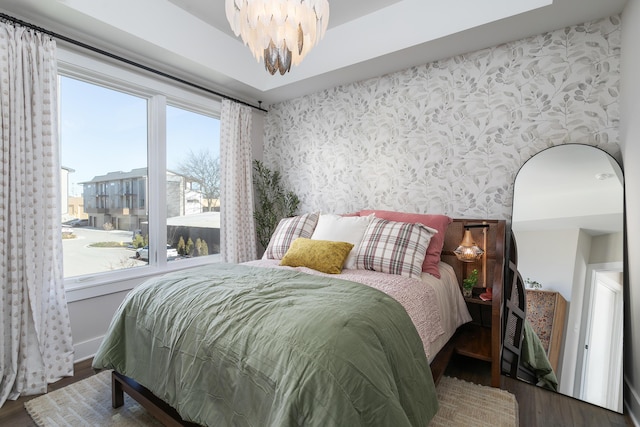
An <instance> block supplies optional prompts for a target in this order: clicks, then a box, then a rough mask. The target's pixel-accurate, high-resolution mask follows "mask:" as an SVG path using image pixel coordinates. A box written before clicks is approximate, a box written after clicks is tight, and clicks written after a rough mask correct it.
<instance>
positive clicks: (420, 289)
mask: <svg viewBox="0 0 640 427" xmlns="http://www.w3.org/2000/svg"><path fill="white" fill-rule="evenodd" d="M245 265H250V266H255V267H266V268H283V269H291V268H290V267H282V266H278V261H277V260H264V259H263V260H257V261H249V262H247V263H245ZM295 270H297V271H300V272H303V273H307V274H312V275H318V276H329V275H327V274H324V273H322V272H319V271H316V270H313V269H311V268H308V267H297V268H295ZM438 271H439V275H440V276H441V278H440V279H437V278H435V277H434V276H433V275H432V274H430V273H422V275H421V276H420V279H413V278H408V277H404V276H399V275H393V274H386V273H380V272H376V271H369V270H355V269H344V270H342V273H341V274H340V275H339V276H338V277H339V278H341V279H343V280H349V281H352V282H357V283H362V284H364V285H367V286H370V287H373V288H375V289H378V290H380V291H382V292H384V293H386V294H387V295H389V296H391V297H392V298H394V299H395V300H396V301H398V302H399V303H400V304H401V305H402V306H403V307H404V309H405V311H406V312H407V314H408V315H409V317H410V318H411V320H412V322H413V325H414V326H415V328H416V330H417V331H418V335H419V336H420V339H421V340H422V344H423V348H424V352H425V354H426V356H427V358H428V360H429V363H431V362H432V361H433V358H434V357H435V356H436V354H438V352H439V351H440V350H441V349H442V347H444V345H445V344H446V343H447V341H449V339H450V338H451V337H452V336H453V334H454V333H455V331H456V329H457V328H458V327H459V326H460V325H463V324H465V323H467V322H470V321H471V320H472V318H471V315H470V314H469V310H468V308H467V305H466V303H465V302H464V299H463V298H462V294H461V292H460V287H459V285H458V279H457V278H456V274H455V272H454V270H453V267H451V266H450V265H449V264H447V263H444V262H440V263H439V264H438Z"/></svg>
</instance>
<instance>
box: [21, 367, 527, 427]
mask: <svg viewBox="0 0 640 427" xmlns="http://www.w3.org/2000/svg"><path fill="white" fill-rule="evenodd" d="M437 392H438V400H439V403H440V409H439V410H438V414H437V415H436V416H435V418H434V419H433V420H432V421H431V424H429V426H430V427H440V426H446V427H458V426H460V427H462V426H464V427H474V426H477V427H484V426H491V427H498V426H500V427H516V426H518V402H516V398H515V396H514V395H512V394H511V393H509V392H507V391H504V390H499V389H496V388H491V387H485V386H480V385H477V384H472V383H469V382H466V381H462V380H459V379H456V378H449V377H442V379H441V380H440V383H439V384H438V388H437ZM24 406H25V408H26V409H27V412H28V413H29V415H31V418H33V421H34V422H35V423H36V424H37V425H38V426H40V427H62V426H65V427H66V426H72V427H78V426H101V427H102V426H118V427H129V426H138V427H139V426H161V425H162V424H161V423H160V422H158V421H156V419H155V418H153V417H152V416H151V415H149V414H148V413H147V412H146V411H145V410H144V409H143V408H142V407H141V406H140V405H139V404H138V403H137V402H136V401H134V400H133V399H131V398H130V397H129V396H127V394H126V393H125V401H124V406H122V407H120V408H118V409H113V408H112V407H111V373H110V372H109V371H104V372H101V373H99V374H97V375H94V376H91V377H89V378H87V379H84V380H82V381H78V382H76V383H74V384H71V385H69V386H67V387H64V388H61V389H59V390H56V391H52V392H51V393H48V394H45V395H42V396H40V397H36V398H35V399H31V400H29V401H27V402H25V404H24Z"/></svg>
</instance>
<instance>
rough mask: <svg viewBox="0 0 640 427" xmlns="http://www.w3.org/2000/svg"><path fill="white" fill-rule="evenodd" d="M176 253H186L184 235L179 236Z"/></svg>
mask: <svg viewBox="0 0 640 427" xmlns="http://www.w3.org/2000/svg"><path fill="white" fill-rule="evenodd" d="M177 249H178V255H183V256H184V255H186V244H185V243H184V237H182V236H180V240H178V248H177Z"/></svg>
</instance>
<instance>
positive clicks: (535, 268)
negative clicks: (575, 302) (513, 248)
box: [515, 229, 580, 302]
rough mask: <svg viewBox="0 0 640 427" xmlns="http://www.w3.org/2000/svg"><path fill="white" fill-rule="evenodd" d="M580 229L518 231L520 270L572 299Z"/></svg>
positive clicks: (547, 289)
mask: <svg viewBox="0 0 640 427" xmlns="http://www.w3.org/2000/svg"><path fill="white" fill-rule="evenodd" d="M579 234H580V230H578V229H572V230H553V231H515V236H516V242H517V245H518V271H519V272H520V274H521V275H522V278H523V279H525V280H526V279H527V278H531V279H532V280H535V281H537V282H539V283H541V284H542V289H544V290H546V291H556V292H560V294H561V295H562V296H563V297H564V299H566V300H567V301H568V302H570V301H571V292H572V291H571V289H572V287H573V275H574V265H575V260H576V250H577V246H578V237H579Z"/></svg>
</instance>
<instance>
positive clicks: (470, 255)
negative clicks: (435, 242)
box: [453, 229, 484, 262]
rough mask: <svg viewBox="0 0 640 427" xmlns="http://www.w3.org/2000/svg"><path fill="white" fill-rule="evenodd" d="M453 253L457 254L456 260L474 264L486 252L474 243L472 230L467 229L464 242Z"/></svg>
mask: <svg viewBox="0 0 640 427" xmlns="http://www.w3.org/2000/svg"><path fill="white" fill-rule="evenodd" d="M453 253H454V254H456V258H458V259H459V260H460V261H462V262H474V261H477V260H479V259H480V257H482V255H483V254H484V251H483V250H482V249H481V248H480V247H479V246H478V245H476V243H475V242H474V241H473V237H472V236H471V230H469V229H466V230H464V236H463V238H462V242H460V246H458V247H457V248H456V250H455V251H453Z"/></svg>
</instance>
